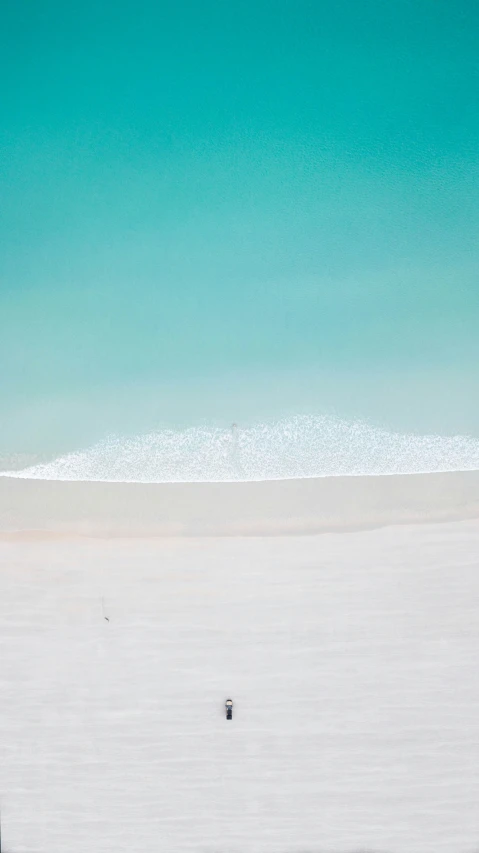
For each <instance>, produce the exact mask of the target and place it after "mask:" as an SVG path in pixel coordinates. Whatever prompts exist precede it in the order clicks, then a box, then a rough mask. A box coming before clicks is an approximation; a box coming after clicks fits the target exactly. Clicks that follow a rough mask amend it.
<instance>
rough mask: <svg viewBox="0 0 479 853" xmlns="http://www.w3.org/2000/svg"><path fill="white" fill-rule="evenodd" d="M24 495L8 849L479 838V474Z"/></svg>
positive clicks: (1, 677)
mask: <svg viewBox="0 0 479 853" xmlns="http://www.w3.org/2000/svg"><path fill="white" fill-rule="evenodd" d="M0 507H1V512H0V530H1V536H0V648H1V656H0V684H1V702H0V731H1V738H0V798H1V806H2V824H3V825H2V842H3V849H4V851H6V853H37V851H38V853H40V851H41V852H42V853H44V851H48V853H66V851H68V853H77V851H78V853H80V851H82V853H83V851H84V850H85V848H88V849H92V850H94V851H95V853H120V851H131V850H135V851H142V853H150V851H151V853H157V851H160V850H161V851H163V850H164V851H168V853H187V852H188V853H189V851H195V853H197V851H201V853H224V851H226V850H227V851H228V853H230V851H234V853H293V851H294V853H305V851H307V853H322V852H323V851H324V853H326V851H327V853H347V852H348V851H350V853H359V851H377V853H412V851H414V853H426V852H427V853H462V852H463V853H474V851H477V849H478V845H479V810H478V808H477V804H478V802H479V771H478V768H479V677H478V672H477V662H478V660H479V620H478V618H477V613H478V605H479V509H478V507H479V476H478V475H476V474H467V475H462V474H447V475H428V476H424V477H422V476H415V477H407V476H404V477H379V478H336V479H334V480H323V481H297V482H294V481H292V482H278V483H249V484H231V485H228V484H221V485H218V486H214V485H202V486H199V485H198V486H193V485H188V486H152V487H148V486H138V487H135V486H132V485H125V486H122V485H121V484H113V485H108V484H91V483H90V484H82V483H47V482H31V481H21V480H13V479H12V480H9V479H2V480H1V481H0ZM321 531H324V532H322V533H321ZM328 531H329V532H328ZM239 532H241V533H242V534H243V535H234V534H238V533H239ZM299 533H301V534H303V535H294V534H299ZM175 534H177V535H175ZM179 534H183V535H179ZM271 534H274V535H271ZM286 534H287V535H286ZM105 617H106V618H105ZM107 620H109V621H107ZM228 696H231V697H232V698H233V700H234V703H235V707H234V714H233V720H232V721H231V722H226V720H225V716H224V701H225V699H226V698H227V697H228Z"/></svg>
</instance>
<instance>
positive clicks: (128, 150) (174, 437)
mask: <svg viewBox="0 0 479 853" xmlns="http://www.w3.org/2000/svg"><path fill="white" fill-rule="evenodd" d="M0 17H1V22H0V24H1V25H0V40H1V49H0V64H1V73H2V80H3V81H4V87H3V88H4V92H3V98H2V102H1V104H0V157H1V163H0V199H1V204H0V469H1V470H3V471H16V472H17V474H20V475H22V476H38V477H53V478H58V477H61V478H67V479H69V478H74V479H75V478H77V479H78V478H80V479H127V480H142V481H148V480H153V481H156V480H160V481H161V480H188V479H196V480H201V479H213V480H214V479H250V478H253V479H256V478H262V477H282V476H288V477H289V476H314V475H321V474H338V473H348V472H350V473H374V472H381V473H388V472H393V471H400V472H405V471H424V470H449V469H465V468H469V469H470V468H479V395H478V364H479V334H478V332H479V276H478V270H479V264H478V261H479V242H478V234H479V228H478V226H479V154H478V152H479V109H478V104H479V63H478V60H477V41H478V36H479V7H478V6H477V4H476V3H474V2H465V0H458V2H450V0H417V2H415V3H413V2H409V0H396V2H392V3H384V2H383V0H362V2H353V0H338V2H336V3H331V4H329V3H328V4H326V3H322V2H301V0H300V2H294V3H293V2H289V0H288V1H287V2H277V3H274V4H273V3H271V2H264V0H258V1H257V2H255V3H253V2H242V3H238V4H226V3H224V2H211V0H205V2H203V3H199V2H193V3H191V2H190V3H184V4H178V3H172V2H165V3H150V2H145V3H136V4H134V3H133V2H131V0H123V2H122V0H119V2H116V3H113V2H111V0H105V2H103V3H98V2H95V3H94V2H91V0H84V2H82V3H81V4H80V3H75V2H74V3H73V4H66V3H63V2H59V0H58V2H57V0H45V2H43V3H41V4H39V3H36V2H33V0H25V2H20V3H18V2H15V3H14V2H11V0H7V2H6V3H4V4H3V6H2V10H1V12H0Z"/></svg>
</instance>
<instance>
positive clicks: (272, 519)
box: [0, 471, 479, 537]
mask: <svg viewBox="0 0 479 853" xmlns="http://www.w3.org/2000/svg"><path fill="white" fill-rule="evenodd" d="M477 517H479V472H478V471H472V472H457V473H456V472H453V473H445V474H406V475H401V476H395V475H392V476H378V477H324V478H319V479H302V480H278V481H265V482H249V483H184V484H183V483H181V484H176V483H171V484H165V485H163V484H161V485H158V484H151V485H145V484H137V483H94V482H84V483H82V482H59V481H44V480H22V479H14V478H9V477H0V535H11V534H29V535H32V534H37V535H48V534H49V535H86V536H122V537H124V536H177V535H187V536H224V535H240V536H263V535H284V534H285V533H288V534H289V533H291V534H300V533H303V534H313V533H321V532H327V531H338V532H339V531H343V530H352V529H361V528H365V527H381V526H384V525H390V524H410V523H419V522H439V521H452V520H461V519H467V518H477Z"/></svg>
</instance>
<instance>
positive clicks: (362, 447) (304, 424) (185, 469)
mask: <svg viewBox="0 0 479 853" xmlns="http://www.w3.org/2000/svg"><path fill="white" fill-rule="evenodd" d="M476 469H479V440H478V439H476V438H472V437H469V436H462V435H456V436H449V437H448V436H439V435H414V434H401V433H393V432H388V431H387V430H385V429H382V428H379V427H375V426H371V425H370V424H368V423H365V422H363V421H353V422H351V421H345V420H341V419H338V418H333V417H326V416H298V417H294V418H288V419H283V420H279V421H276V422H272V423H259V424H256V425H253V426H249V427H244V428H241V429H240V428H238V427H237V426H236V425H233V426H232V427H231V428H229V429H223V428H216V427H191V428H189V429H184V430H182V431H175V430H170V429H164V430H160V431H158V432H152V433H148V434H145V435H139V436H136V437H134V438H125V437H119V436H111V437H109V438H107V439H105V440H104V441H101V442H99V443H98V444H95V445H94V446H92V447H90V448H88V449H86V450H80V451H76V452H73V453H68V454H66V455H64V456H61V457H59V458H57V459H54V460H52V461H49V462H42V463H40V464H34V465H29V466H27V467H22V468H20V469H19V470H10V471H3V472H2V474H3V476H9V477H20V478H24V479H37V480H83V481H85V480H87V481H106V482H135V483H184V482H220V481H223V482H224V481H230V482H231V481H250V480H283V479H296V478H310V477H328V476H340V475H361V474H362V475H368V474H369V475H371V474H412V473H431V472H439V471H471V470H476Z"/></svg>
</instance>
